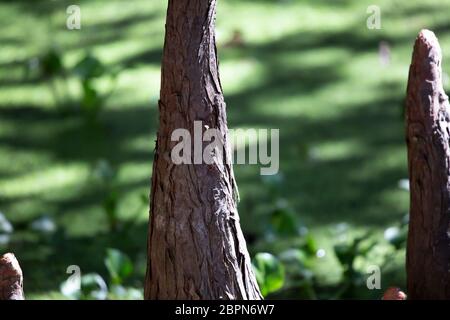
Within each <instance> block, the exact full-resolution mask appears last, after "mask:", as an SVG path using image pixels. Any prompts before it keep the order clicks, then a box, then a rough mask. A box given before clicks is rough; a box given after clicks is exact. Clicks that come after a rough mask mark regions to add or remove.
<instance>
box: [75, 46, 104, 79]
mask: <svg viewBox="0 0 450 320" xmlns="http://www.w3.org/2000/svg"><path fill="white" fill-rule="evenodd" d="M105 72H106V68H105V66H104V65H103V64H102V63H101V62H100V60H99V59H97V58H96V57H95V56H93V55H91V54H90V53H88V54H86V55H85V56H84V57H83V58H82V59H81V60H80V61H79V62H78V63H77V64H76V65H75V67H74V73H75V74H76V75H78V76H79V77H80V78H81V79H83V80H90V79H94V78H98V77H101V76H102V75H104V74H105Z"/></svg>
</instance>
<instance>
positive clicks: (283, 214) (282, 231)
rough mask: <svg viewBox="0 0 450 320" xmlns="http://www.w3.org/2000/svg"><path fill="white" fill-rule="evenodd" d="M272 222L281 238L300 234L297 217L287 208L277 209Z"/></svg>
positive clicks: (273, 213)
mask: <svg viewBox="0 0 450 320" xmlns="http://www.w3.org/2000/svg"><path fill="white" fill-rule="evenodd" d="M270 220H271V225H272V227H273V229H274V231H275V232H276V233H277V234H278V235H280V236H296V235H298V233H299V232H298V231H299V225H298V221H297V217H296V215H295V213H294V212H292V211H290V210H289V209H287V208H277V209H275V210H274V211H273V212H272V216H271V219H270Z"/></svg>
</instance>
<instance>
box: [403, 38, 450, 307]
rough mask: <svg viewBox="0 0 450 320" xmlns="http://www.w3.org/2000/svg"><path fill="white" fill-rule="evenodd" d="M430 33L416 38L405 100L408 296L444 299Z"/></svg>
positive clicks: (440, 151) (447, 193) (441, 106)
mask: <svg viewBox="0 0 450 320" xmlns="http://www.w3.org/2000/svg"><path fill="white" fill-rule="evenodd" d="M441 60H442V54H441V49H440V46H439V43H438V40H437V39H436V37H435V35H434V33H433V32H431V31H428V30H422V31H421V32H420V34H419V36H418V37H417V40H416V43H415V46H414V52H413V57H412V63H411V67H410V72H409V82H408V89H407V100H406V142H407V146H408V166H409V179H410V190H411V195H410V197H411V199H410V201H411V207H410V222H409V233H408V245H407V262H406V269H407V277H408V298H410V299H450V144H449V126H450V106H449V102H448V97H447V96H446V94H445V92H444V90H443V87H442V70H441Z"/></svg>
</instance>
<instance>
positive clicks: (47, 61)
mask: <svg viewBox="0 0 450 320" xmlns="http://www.w3.org/2000/svg"><path fill="white" fill-rule="evenodd" d="M39 66H40V72H41V75H42V76H43V77H45V78H54V77H58V76H62V75H63V74H64V66H63V62H62V56H61V53H60V52H59V51H58V50H56V49H55V48H52V49H50V50H49V51H48V52H46V53H44V54H43V55H42V56H41V57H40V58H39Z"/></svg>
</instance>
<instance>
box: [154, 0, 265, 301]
mask: <svg viewBox="0 0 450 320" xmlns="http://www.w3.org/2000/svg"><path fill="white" fill-rule="evenodd" d="M215 10H216V1H215V0H169V5H168V10H167V20H166V34H165V44H164V53H163V61H162V79H161V93H160V101H159V130H158V134H157V142H156V149H155V155H154V164H153V174H152V189H151V195H150V198H151V199H150V200H151V201H150V202H151V207H150V223H149V236H148V266H147V275H146V282H145V298H146V299H260V298H261V294H260V291H259V288H258V285H257V282H256V280H255V276H254V274H253V271H252V268H251V261H250V257H249V254H248V252H247V247H246V243H245V240H244V237H243V233H242V231H241V227H240V223H239V215H238V211H237V204H236V202H237V200H236V198H237V190H236V184H235V180H234V175H233V169H232V166H231V161H230V152H229V150H228V148H229V147H228V145H227V143H226V142H227V139H228V137H227V130H228V129H227V120H226V110H225V109H226V108H225V102H224V98H223V94H222V87H221V83H220V79H219V73H218V57H217V52H216V44H215V35H214V32H215V30H214V29H215ZM194 121H201V122H202V126H201V128H202V130H203V131H205V130H206V129H208V128H214V129H217V130H218V132H220V136H221V137H220V138H221V140H223V142H224V147H223V150H221V151H223V152H216V153H213V154H212V158H213V163H212V164H206V163H203V161H201V163H200V164H174V162H173V161H172V159H171V151H172V149H173V147H174V145H175V144H176V142H173V141H171V135H172V133H173V132H174V130H176V129H180V128H182V129H186V130H188V131H189V132H190V133H191V137H194V133H193V128H194ZM193 140H194V139H192V141H193ZM203 147H204V146H203ZM192 150H194V148H192ZM216 151H218V150H216ZM194 153H195V152H194V151H192V153H191V154H192V155H194ZM191 160H192V161H191V163H194V159H193V156H192V157H191ZM197 160H198V159H197ZM195 163H198V161H196V162H195Z"/></svg>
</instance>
